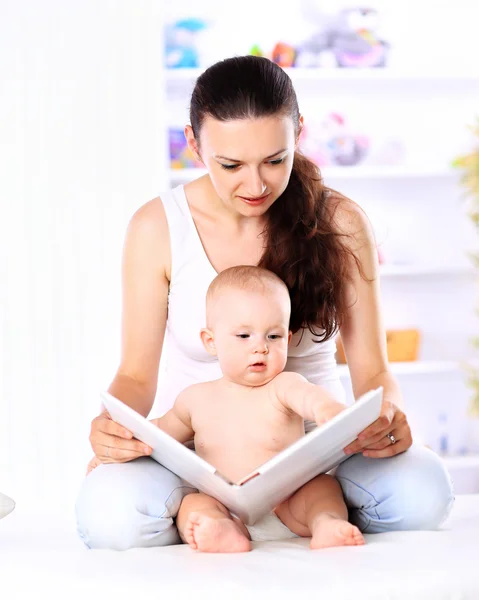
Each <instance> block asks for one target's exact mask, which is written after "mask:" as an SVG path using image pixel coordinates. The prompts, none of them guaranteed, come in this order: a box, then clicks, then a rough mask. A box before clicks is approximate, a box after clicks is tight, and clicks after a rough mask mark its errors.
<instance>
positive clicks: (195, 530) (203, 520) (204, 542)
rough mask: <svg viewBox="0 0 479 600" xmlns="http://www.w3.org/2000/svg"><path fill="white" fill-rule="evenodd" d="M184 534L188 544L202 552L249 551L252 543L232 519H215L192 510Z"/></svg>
mask: <svg viewBox="0 0 479 600" xmlns="http://www.w3.org/2000/svg"><path fill="white" fill-rule="evenodd" d="M183 536H184V538H185V540H186V541H187V542H188V544H189V545H190V546H191V547H192V548H193V549H194V550H199V551H200V552H249V550H251V543H250V541H249V539H248V538H247V537H245V535H244V533H243V532H242V531H241V530H240V528H239V526H238V525H237V524H236V523H235V522H234V521H233V520H232V519H228V518H227V517H225V518H224V519H215V518H213V517H209V516H208V515H204V514H201V513H197V512H192V513H190V515H189V516H188V520H187V521H186V525H185V529H184V532H183Z"/></svg>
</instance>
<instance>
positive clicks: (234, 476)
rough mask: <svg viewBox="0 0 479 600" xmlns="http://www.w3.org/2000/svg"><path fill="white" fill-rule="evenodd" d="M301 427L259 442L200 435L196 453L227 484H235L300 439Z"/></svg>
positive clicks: (196, 439) (247, 438) (302, 432)
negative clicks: (228, 481) (221, 476)
mask: <svg viewBox="0 0 479 600" xmlns="http://www.w3.org/2000/svg"><path fill="white" fill-rule="evenodd" d="M303 435H304V430H303V428H302V427H300V428H298V427H295V428H293V429H292V430H291V431H288V432H287V434H286V435H281V436H274V435H273V436H271V435H270V436H269V437H268V439H264V440H263V441H262V442H260V441H258V440H255V439H254V438H251V436H248V435H245V436H241V437H240V438H238V439H235V438H236V436H235V438H233V439H229V440H225V439H223V436H221V437H220V438H218V439H211V437H210V439H209V441H208V443H206V441H205V442H203V441H202V440H203V439H205V438H202V437H200V436H199V435H197V436H196V438H195V448H196V453H197V454H198V455H199V456H201V458H203V459H204V460H206V461H207V462H208V463H209V464H210V465H213V466H214V467H215V468H216V469H217V470H218V471H219V472H220V473H221V474H222V475H224V476H226V477H227V478H228V479H229V480H230V481H233V482H235V483H236V482H237V481H240V480H241V479H243V478H244V477H246V475H249V474H250V473H251V472H252V471H254V470H255V469H257V468H258V467H260V466H261V465H262V464H264V463H265V462H267V461H268V460H270V459H271V458H273V457H274V456H276V455H277V454H279V453H280V452H281V451H282V450H284V449H285V448H287V447H288V446H290V445H291V444H292V443H294V442H295V441H296V440H298V439H299V438H301V437H303Z"/></svg>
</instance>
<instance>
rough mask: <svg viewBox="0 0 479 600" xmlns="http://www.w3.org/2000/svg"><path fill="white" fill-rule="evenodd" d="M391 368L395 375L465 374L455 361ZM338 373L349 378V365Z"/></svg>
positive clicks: (424, 362)
mask: <svg viewBox="0 0 479 600" xmlns="http://www.w3.org/2000/svg"><path fill="white" fill-rule="evenodd" d="M389 366H390V369H391V372H392V373H393V375H429V374H444V373H458V374H459V373H461V372H465V371H464V370H463V367H462V363H460V362H457V361H453V360H445V361H442V360H437V361H423V360H418V361H411V362H391V363H389ZM338 372H339V376H340V377H343V378H349V368H348V366H347V365H342V364H341V365H338Z"/></svg>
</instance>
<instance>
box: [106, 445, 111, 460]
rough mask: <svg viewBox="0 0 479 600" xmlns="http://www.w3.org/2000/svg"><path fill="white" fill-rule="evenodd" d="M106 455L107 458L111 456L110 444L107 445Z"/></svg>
mask: <svg viewBox="0 0 479 600" xmlns="http://www.w3.org/2000/svg"><path fill="white" fill-rule="evenodd" d="M105 456H106V457H107V458H110V448H109V447H108V446H107V447H106V452H105Z"/></svg>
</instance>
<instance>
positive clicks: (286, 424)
mask: <svg viewBox="0 0 479 600" xmlns="http://www.w3.org/2000/svg"><path fill="white" fill-rule="evenodd" d="M192 423H193V428H194V430H195V446H196V450H197V452H199V453H200V454H210V453H215V454H216V453H227V454H230V453H234V454H236V453H240V455H241V453H248V452H249V451H252V450H253V451H254V450H255V449H260V448H261V449H262V450H264V451H266V452H268V453H272V454H275V453H277V452H281V450H283V449H284V448H286V447H287V446H289V445H290V444H292V443H293V442H294V441H295V440H296V439H298V438H299V437H301V436H302V435H303V431H304V429H303V421H302V419H301V418H300V417H299V416H298V415H292V414H290V413H288V412H287V411H285V410H284V411H283V410H280V409H279V408H278V407H277V406H275V405H274V403H272V402H271V399H270V398H268V396H267V395H266V394H252V395H251V396H249V397H248V396H246V397H241V396H239V397H236V396H228V395H227V394H225V395H224V396H223V398H214V399H211V400H210V401H209V402H207V403H205V404H204V405H203V407H202V410H198V411H196V412H195V413H194V414H193V418H192Z"/></svg>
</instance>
